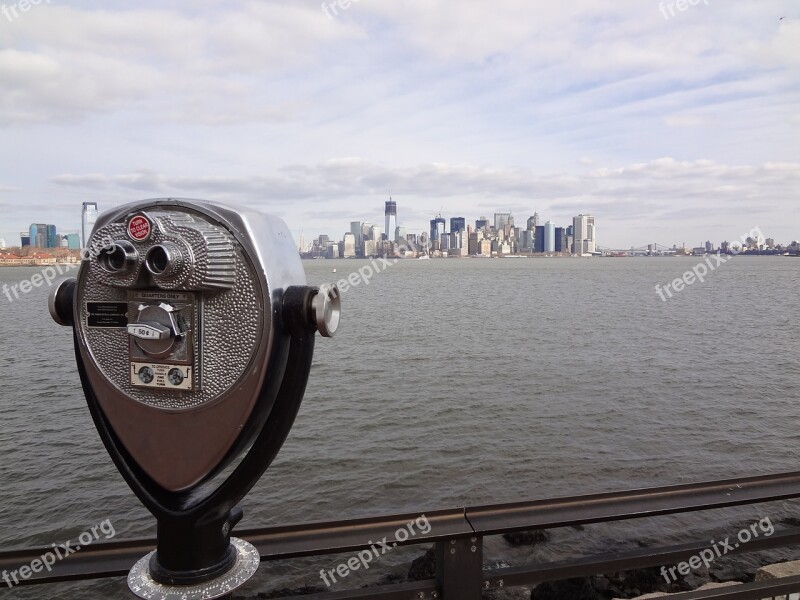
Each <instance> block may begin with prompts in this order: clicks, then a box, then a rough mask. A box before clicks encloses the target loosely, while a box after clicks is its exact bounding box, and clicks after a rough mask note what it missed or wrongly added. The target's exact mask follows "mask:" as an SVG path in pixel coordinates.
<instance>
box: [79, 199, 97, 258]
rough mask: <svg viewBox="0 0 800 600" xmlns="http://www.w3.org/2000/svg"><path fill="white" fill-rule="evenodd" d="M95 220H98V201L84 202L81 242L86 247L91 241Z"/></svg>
mask: <svg viewBox="0 0 800 600" xmlns="http://www.w3.org/2000/svg"><path fill="white" fill-rule="evenodd" d="M95 221H97V202H84V203H83V210H82V211H81V225H82V229H81V243H82V244H83V247H84V248H85V247H86V246H87V245H88V243H89V236H90V235H91V234H92V228H93V227H94V224H95Z"/></svg>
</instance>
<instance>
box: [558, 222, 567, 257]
mask: <svg viewBox="0 0 800 600" xmlns="http://www.w3.org/2000/svg"><path fill="white" fill-rule="evenodd" d="M568 249H569V247H568V246H567V231H566V229H564V228H563V227H556V248H555V251H556V252H566V251H567V250H568Z"/></svg>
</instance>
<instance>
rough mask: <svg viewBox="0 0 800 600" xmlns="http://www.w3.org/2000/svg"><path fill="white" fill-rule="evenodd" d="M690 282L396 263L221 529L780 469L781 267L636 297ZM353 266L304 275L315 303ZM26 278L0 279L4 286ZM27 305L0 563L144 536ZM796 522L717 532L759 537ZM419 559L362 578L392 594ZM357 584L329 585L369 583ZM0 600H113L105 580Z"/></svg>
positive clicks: (787, 265)
mask: <svg viewBox="0 0 800 600" xmlns="http://www.w3.org/2000/svg"><path fill="white" fill-rule="evenodd" d="M697 260H698V259H693V258H663V259H658V258H656V259H591V260H587V259H535V260H472V259H470V260H431V261H403V262H400V263H398V264H396V265H393V266H391V267H390V268H388V269H386V271H385V272H383V273H381V274H380V275H377V276H375V277H374V278H373V279H372V281H371V282H370V283H369V284H367V285H365V284H361V285H359V286H357V287H355V288H352V289H350V290H348V291H347V292H346V293H345V294H344V297H343V305H344V314H343V323H342V329H341V332H340V334H339V335H338V336H337V337H336V338H334V339H332V340H327V339H320V340H319V341H318V343H317V350H316V354H315V362H314V367H313V370H312V373H311V380H310V383H309V386H308V391H307V394H306V398H305V401H304V404H303V408H302V410H301V412H300V415H299V417H298V419H297V421H296V423H295V426H294V429H293V430H292V433H291V435H290V437H289V439H288V441H287V443H286V445H285V446H284V448H283V450H282V452H281V453H280V455H279V456H278V458H277V460H276V461H275V464H274V466H273V467H272V468H271V469H270V470H269V471H268V473H267V474H266V475H265V477H264V478H263V479H262V480H261V481H260V482H259V484H258V485H257V486H256V488H255V489H254V490H253V491H252V492H251V493H250V494H249V496H248V497H247V498H246V499H245V501H244V503H243V507H244V509H245V520H244V522H243V523H242V525H241V526H240V527H256V526H261V525H267V524H270V523H287V522H294V523H296V522H304V521H309V520H318V519H327V518H339V517H343V516H357V515H370V514H380V513H384V512H412V511H424V510H430V509H433V508H444V507H451V506H456V505H463V504H465V503H468V504H475V503H493V502H502V501H513V500H521V499H529V498H541V497H548V496H556V495H567V494H576V493H583V492H596V491H603V490H614V489H622V488H630V487H641V486H650V485H662V484H672V483H681V482H690V481H696V480H702V479H706V478H723V477H734V476H745V475H754V474H759V473H769V472H778V471H788V470H795V469H797V468H798V464H797V463H798V460H797V459H798V440H800V434H798V424H799V423H800V419H799V417H800V406H798V401H800V368H799V367H798V344H797V325H796V320H795V318H796V315H797V314H798V309H800V299H798V293H797V290H798V283H799V282H800V260H796V259H793V258H782V257H763V258H761V257H759V258H750V257H737V258H736V259H735V260H732V261H730V262H729V263H727V264H725V265H724V266H721V267H720V268H719V269H718V270H717V271H716V272H714V273H712V274H710V275H709V277H708V280H707V281H706V282H705V283H703V284H700V283H696V284H694V285H692V286H691V287H689V288H687V289H686V290H684V291H682V292H680V293H679V294H677V295H676V297H674V298H672V299H671V300H669V301H668V302H662V301H661V300H660V299H659V298H658V296H656V294H655V292H654V286H655V284H656V283H661V284H664V283H666V282H667V281H671V280H672V279H674V278H675V277H679V276H681V275H682V274H683V272H684V271H686V270H687V269H689V268H691V266H693V265H694V264H696V262H697ZM365 264H366V262H365V261H309V262H306V263H304V265H305V267H306V272H307V274H308V277H309V281H310V282H311V283H322V282H324V281H328V280H337V279H339V278H341V277H343V276H346V275H347V274H348V273H350V272H352V271H354V270H356V269H357V268H359V267H360V266H362V265H365ZM334 268H336V269H337V273H336V274H333V273H332V270H333V269H334ZM34 272H35V270H34V269H0V284H2V283H12V282H17V281H20V280H22V279H25V278H28V277H30V276H31V274H32V273H34ZM46 300H47V290H46V289H43V288H40V289H36V290H34V291H33V292H31V293H30V294H28V295H27V296H25V298H24V299H23V300H17V301H14V302H12V303H9V302H8V301H7V299H6V298H5V296H0V343H2V348H3V352H2V358H0V365H1V366H0V384H1V386H2V387H0V409H2V413H0V414H2V421H1V422H0V543H2V547H4V548H9V547H17V546H26V545H31V544H47V545H49V544H50V543H52V542H56V541H63V540H64V539H68V538H74V537H76V536H77V535H78V534H79V533H81V532H83V531H85V530H86V529H87V528H89V527H91V526H92V525H95V524H96V523H99V522H101V521H103V520H104V519H107V518H108V519H111V521H112V522H113V524H114V527H115V530H116V532H117V537H118V539H122V538H123V537H134V536H136V537H139V536H143V535H152V534H153V533H154V531H153V527H152V518H151V517H150V515H149V514H148V513H147V512H146V511H145V510H144V509H143V508H142V507H140V506H139V504H138V502H137V501H136V499H135V498H134V496H133V495H132V493H131V492H130V491H129V490H128V488H127V487H126V485H125V484H124V483H123V481H122V480H121V478H120V476H119V475H118V474H117V472H116V470H115V469H114V467H113V466H112V464H111V461H110V459H109V458H108V457H107V455H106V453H105V451H104V449H103V448H102V445H101V443H100V441H99V439H98V437H97V435H96V433H95V431H94V429H93V426H92V424H91V422H90V419H89V415H88V413H87V410H86V408H85V404H84V400H83V397H82V392H81V390H80V384H79V381H78V377H77V374H76V372H75V366H74V359H73V356H72V348H71V338H70V332H69V330H68V329H66V328H61V327H58V326H56V325H55V324H54V323H52V321H51V320H50V318H49V316H48V314H47V307H46ZM792 510H794V507H793V506H790V505H786V504H781V505H779V506H776V505H770V506H768V507H766V508H765V507H751V508H749V509H741V510H739V511H728V512H726V513H722V514H721V515H720V513H719V512H718V513H715V514H716V515H720V516H719V519H723V521H724V519H728V520H729V521H733V520H736V519H738V520H739V521H741V520H745V521H746V520H748V519H751V520H752V519H755V518H761V517H764V516H772V517H773V520H777V519H778V518H779V517H780V516H781V515H784V514H786V513H787V512H790V511H792ZM711 523H712V520H709V517H708V516H707V515H694V516H683V517H663V518H659V519H654V520H651V521H648V522H646V523H645V522H641V523H640V522H629V523H625V524H616V525H597V526H592V527H587V528H586V530H585V531H583V532H576V531H572V530H564V531H559V532H557V533H556V534H555V535H554V537H553V541H552V542H551V543H549V544H546V545H544V546H538V547H537V548H536V549H535V550H533V551H531V550H512V549H509V548H508V547H507V546H505V544H504V543H503V542H502V541H501V540H499V539H493V540H490V541H489V542H488V544H487V557H488V560H490V561H494V560H506V561H509V562H519V561H522V560H533V559H542V560H543V559H551V558H563V557H565V556H568V555H575V554H583V553H589V552H592V551H601V550H606V549H608V548H609V547H611V544H612V542H610V541H609V540H611V539H616V540H620V542H623V541H625V540H629V539H632V538H636V539H643V540H646V541H649V542H653V543H667V542H672V541H676V540H679V539H683V540H684V541H686V538H685V537H683V538H682V537H681V534H684V535H685V531H686V530H687V529H696V530H698V531H705V530H706V529H709V528H712V525H711ZM714 523H716V521H714ZM714 526H724V523H722V525H714ZM709 530H710V529H709ZM702 535H704V534H701V535H700V538H699V539H702ZM694 537H696V536H693V537H692V539H694ZM613 547H617V546H616V545H615V546H613ZM416 554H418V550H416V551H406V550H403V551H397V552H395V553H394V554H392V555H391V556H387V557H385V560H384V562H383V563H382V565H384V566H386V567H387V568H388V569H389V570H391V569H395V570H397V571H398V572H401V571H403V570H404V569H405V568H407V565H406V564H405V563H406V562H407V561H408V560H410V559H411V558H413V557H414V556H416ZM336 562H338V561H337V560H336V559H335V558H333V557H328V558H324V559H322V560H319V561H311V560H307V561H294V562H292V563H289V564H279V565H266V564H265V565H262V568H261V570H260V573H259V575H258V576H257V578H256V579H255V580H254V581H253V582H252V583H251V584H250V585H249V586H248V588H247V589H246V590H245V592H246V593H250V594H253V595H254V594H255V593H256V592H257V591H260V590H263V589H266V588H269V587H272V586H280V587H283V586H285V585H290V586H296V585H302V584H308V585H319V584H320V581H319V578H318V573H319V568H320V565H322V566H326V567H329V566H330V565H335V564H336ZM370 571H372V573H367V576H366V578H365V579H363V580H362V579H359V577H360V576H361V574H359V575H353V576H351V578H350V579H349V581H348V584H350V585H359V584H360V583H362V582H367V581H374V580H375V578H377V577H378V576H380V575H381V574H385V572H386V570H384V571H383V572H381V573H376V572H375V571H377V569H371V570H370ZM45 592H46V593H45ZM4 593H5V594H6V595H7V596H8V597H9V598H11V597H14V598H40V597H45V596H47V597H58V598H65V599H70V598H87V597H98V598H104V597H106V598H107V597H120V598H123V597H126V596H125V586H124V582H123V581H121V580H113V581H107V582H99V583H92V584H64V585H58V586H48V587H47V588H30V589H28V590H24V589H16V590H14V591H12V592H4Z"/></svg>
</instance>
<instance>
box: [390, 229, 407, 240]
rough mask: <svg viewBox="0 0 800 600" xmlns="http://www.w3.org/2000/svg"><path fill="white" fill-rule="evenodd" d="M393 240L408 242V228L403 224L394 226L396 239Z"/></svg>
mask: <svg viewBox="0 0 800 600" xmlns="http://www.w3.org/2000/svg"><path fill="white" fill-rule="evenodd" d="M392 241H394V242H403V243H407V242H408V232H407V231H406V228H405V227H403V226H402V225H398V226H397V227H395V228H394V239H393V240H392Z"/></svg>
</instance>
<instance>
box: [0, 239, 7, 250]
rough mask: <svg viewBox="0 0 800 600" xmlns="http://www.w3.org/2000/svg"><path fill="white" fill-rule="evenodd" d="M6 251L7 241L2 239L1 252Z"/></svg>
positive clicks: (0, 240)
mask: <svg viewBox="0 0 800 600" xmlns="http://www.w3.org/2000/svg"><path fill="white" fill-rule="evenodd" d="M5 249H6V240H5V239H4V238H0V250H5Z"/></svg>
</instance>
